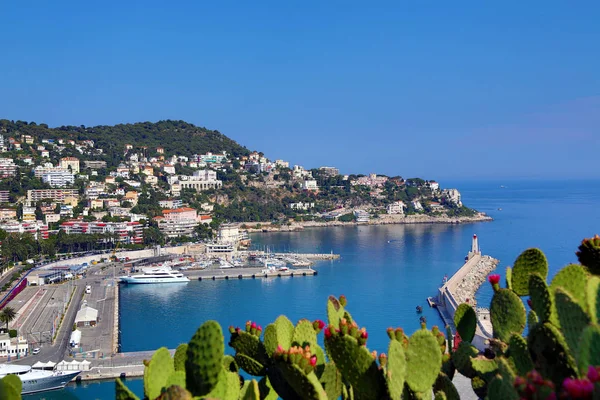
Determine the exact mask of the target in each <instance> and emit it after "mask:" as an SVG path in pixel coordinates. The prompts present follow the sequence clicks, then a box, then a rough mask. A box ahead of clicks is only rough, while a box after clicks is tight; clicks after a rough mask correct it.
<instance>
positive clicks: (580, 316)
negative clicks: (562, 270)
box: [554, 288, 590, 354]
mask: <svg viewBox="0 0 600 400" xmlns="http://www.w3.org/2000/svg"><path fill="white" fill-rule="evenodd" d="M554 298H555V303H556V311H557V312H558V320H559V321H560V326H561V327H562V329H561V331H562V333H563V335H564V337H565V341H566V342H567V344H568V345H569V348H570V349H571V352H572V353H573V354H577V347H578V345H579V337H580V336H581V332H583V330H584V329H585V327H586V326H587V325H588V324H589V323H590V317H589V316H588V315H587V314H586V313H585V311H584V310H583V309H582V308H581V306H580V305H579V304H578V303H576V302H575V300H574V299H573V297H572V296H571V295H570V294H569V293H567V292H565V291H563V290H562V289H561V288H558V289H556V294H555V296H554Z"/></svg>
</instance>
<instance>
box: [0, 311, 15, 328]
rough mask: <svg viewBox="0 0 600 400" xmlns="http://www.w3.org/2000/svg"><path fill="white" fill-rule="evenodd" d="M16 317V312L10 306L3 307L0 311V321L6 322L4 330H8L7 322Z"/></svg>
mask: <svg viewBox="0 0 600 400" xmlns="http://www.w3.org/2000/svg"><path fill="white" fill-rule="evenodd" d="M16 317H17V312H16V311H15V309H14V308H12V307H8V306H7V307H4V308H3V309H2V311H0V322H5V323H6V332H8V324H9V323H10V322H11V321H12V320H14V319H15V318H16Z"/></svg>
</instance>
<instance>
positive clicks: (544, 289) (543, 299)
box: [529, 274, 552, 322]
mask: <svg viewBox="0 0 600 400" xmlns="http://www.w3.org/2000/svg"><path fill="white" fill-rule="evenodd" d="M529 296H530V298H531V303H532V305H531V308H533V309H534V310H535V313H536V314H537V316H538V318H539V319H540V320H541V321H542V322H548V321H549V320H550V314H551V313H552V296H551V295H550V289H549V288H548V285H546V280H545V279H543V278H542V277H541V276H539V275H538V274H532V275H531V277H530V278H529Z"/></svg>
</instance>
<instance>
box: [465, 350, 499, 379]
mask: <svg viewBox="0 0 600 400" xmlns="http://www.w3.org/2000/svg"><path fill="white" fill-rule="evenodd" d="M471 365H472V366H473V369H474V370H475V372H477V374H478V375H481V376H486V375H487V374H491V373H494V372H496V371H497V370H498V364H497V363H496V360H495V359H494V360H490V359H489V358H486V357H485V356H482V355H478V356H476V357H473V358H472V359H471Z"/></svg>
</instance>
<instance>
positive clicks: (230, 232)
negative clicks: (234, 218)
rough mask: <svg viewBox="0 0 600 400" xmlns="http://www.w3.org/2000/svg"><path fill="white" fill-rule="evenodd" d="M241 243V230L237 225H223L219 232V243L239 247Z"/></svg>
mask: <svg viewBox="0 0 600 400" xmlns="http://www.w3.org/2000/svg"><path fill="white" fill-rule="evenodd" d="M239 241H240V229H239V228H238V226H237V225H236V224H223V225H221V227H220V228H219V231H218V232H217V243H219V244H231V245H233V246H237V244H238V242H239Z"/></svg>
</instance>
